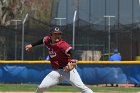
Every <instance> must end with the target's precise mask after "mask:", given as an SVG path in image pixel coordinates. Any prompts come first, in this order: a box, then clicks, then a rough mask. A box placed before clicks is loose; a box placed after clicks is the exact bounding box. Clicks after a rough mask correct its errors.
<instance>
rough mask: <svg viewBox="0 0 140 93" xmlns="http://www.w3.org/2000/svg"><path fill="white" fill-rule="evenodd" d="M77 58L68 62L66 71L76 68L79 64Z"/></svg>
mask: <svg viewBox="0 0 140 93" xmlns="http://www.w3.org/2000/svg"><path fill="white" fill-rule="evenodd" d="M77 62H78V61H77V60H75V59H72V60H70V62H68V64H67V65H66V66H65V67H64V71H65V72H70V71H71V70H72V69H74V68H75V67H76V65H77Z"/></svg>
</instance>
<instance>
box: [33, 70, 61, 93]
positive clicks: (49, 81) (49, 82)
mask: <svg viewBox="0 0 140 93" xmlns="http://www.w3.org/2000/svg"><path fill="white" fill-rule="evenodd" d="M59 78H60V74H59V73H58V72H57V71H51V72H50V73H49V74H48V75H47V76H46V77H45V78H44V79H43V81H42V82H41V84H40V85H39V86H38V88H37V90H36V92H35V93H43V91H44V89H46V88H49V87H51V86H54V85H56V84H58V83H59Z"/></svg>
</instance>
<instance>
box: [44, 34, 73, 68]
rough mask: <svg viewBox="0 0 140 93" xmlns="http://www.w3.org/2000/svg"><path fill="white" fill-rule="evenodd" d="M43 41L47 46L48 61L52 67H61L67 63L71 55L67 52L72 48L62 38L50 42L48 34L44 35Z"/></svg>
mask: <svg viewBox="0 0 140 93" xmlns="http://www.w3.org/2000/svg"><path fill="white" fill-rule="evenodd" d="M43 43H44V44H45V45H46V46H47V47H48V50H49V55H50V61H51V65H52V68H53V69H58V68H62V67H64V66H66V65H67V63H68V62H69V60H71V57H70V55H69V54H67V52H68V51H69V50H70V49H71V48H72V47H71V46H70V45H69V44H68V43H67V42H65V41H64V40H60V41H59V42H57V43H55V44H52V43H51V39H50V37H49V36H46V37H44V39H43Z"/></svg>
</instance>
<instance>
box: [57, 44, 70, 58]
mask: <svg viewBox="0 0 140 93" xmlns="http://www.w3.org/2000/svg"><path fill="white" fill-rule="evenodd" d="M59 47H60V48H61V50H62V51H63V52H64V53H65V54H66V55H68V56H70V55H69V54H68V51H69V50H71V49H72V47H71V46H70V45H69V44H68V43H66V42H62V43H61V44H60V46H59Z"/></svg>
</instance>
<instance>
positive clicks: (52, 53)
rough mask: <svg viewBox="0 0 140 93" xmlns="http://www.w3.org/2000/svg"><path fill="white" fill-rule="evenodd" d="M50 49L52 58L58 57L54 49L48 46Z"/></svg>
mask: <svg viewBox="0 0 140 93" xmlns="http://www.w3.org/2000/svg"><path fill="white" fill-rule="evenodd" d="M48 50H49V55H50V57H51V58H54V57H56V53H55V52H54V51H53V49H50V48H48Z"/></svg>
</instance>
